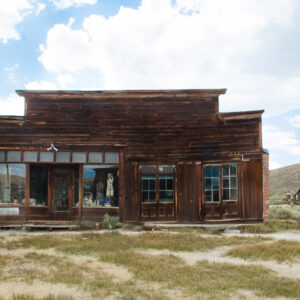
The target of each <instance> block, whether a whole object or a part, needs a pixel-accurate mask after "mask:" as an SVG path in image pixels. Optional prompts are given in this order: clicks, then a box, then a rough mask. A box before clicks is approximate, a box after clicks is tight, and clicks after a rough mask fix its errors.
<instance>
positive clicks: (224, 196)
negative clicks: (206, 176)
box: [222, 189, 229, 200]
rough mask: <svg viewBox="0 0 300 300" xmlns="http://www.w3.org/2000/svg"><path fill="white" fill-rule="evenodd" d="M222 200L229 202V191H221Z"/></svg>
mask: <svg viewBox="0 0 300 300" xmlns="http://www.w3.org/2000/svg"><path fill="white" fill-rule="evenodd" d="M222 199H223V200H229V190H227V189H223V191H222Z"/></svg>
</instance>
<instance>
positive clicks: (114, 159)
mask: <svg viewBox="0 0 300 300" xmlns="http://www.w3.org/2000/svg"><path fill="white" fill-rule="evenodd" d="M105 162H106V163H110V164H118V163H119V152H106V153H105Z"/></svg>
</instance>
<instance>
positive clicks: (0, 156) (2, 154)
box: [0, 151, 5, 161]
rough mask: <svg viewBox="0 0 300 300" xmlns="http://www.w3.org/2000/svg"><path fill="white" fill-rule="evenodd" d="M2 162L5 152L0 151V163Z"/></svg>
mask: <svg viewBox="0 0 300 300" xmlns="http://www.w3.org/2000/svg"><path fill="white" fill-rule="evenodd" d="M4 160H5V152H4V151H0V161H4Z"/></svg>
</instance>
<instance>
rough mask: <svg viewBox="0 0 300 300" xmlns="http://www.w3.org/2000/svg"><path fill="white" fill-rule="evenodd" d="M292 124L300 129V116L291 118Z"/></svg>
mask: <svg viewBox="0 0 300 300" xmlns="http://www.w3.org/2000/svg"><path fill="white" fill-rule="evenodd" d="M289 121H290V123H291V124H292V125H293V126H294V127H296V128H300V115H296V116H294V117H291V118H290V119H289Z"/></svg>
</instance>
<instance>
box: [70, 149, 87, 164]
mask: <svg viewBox="0 0 300 300" xmlns="http://www.w3.org/2000/svg"><path fill="white" fill-rule="evenodd" d="M72 160H73V162H77V163H81V162H82V163H84V162H86V153H85V152H73V158H72Z"/></svg>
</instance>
